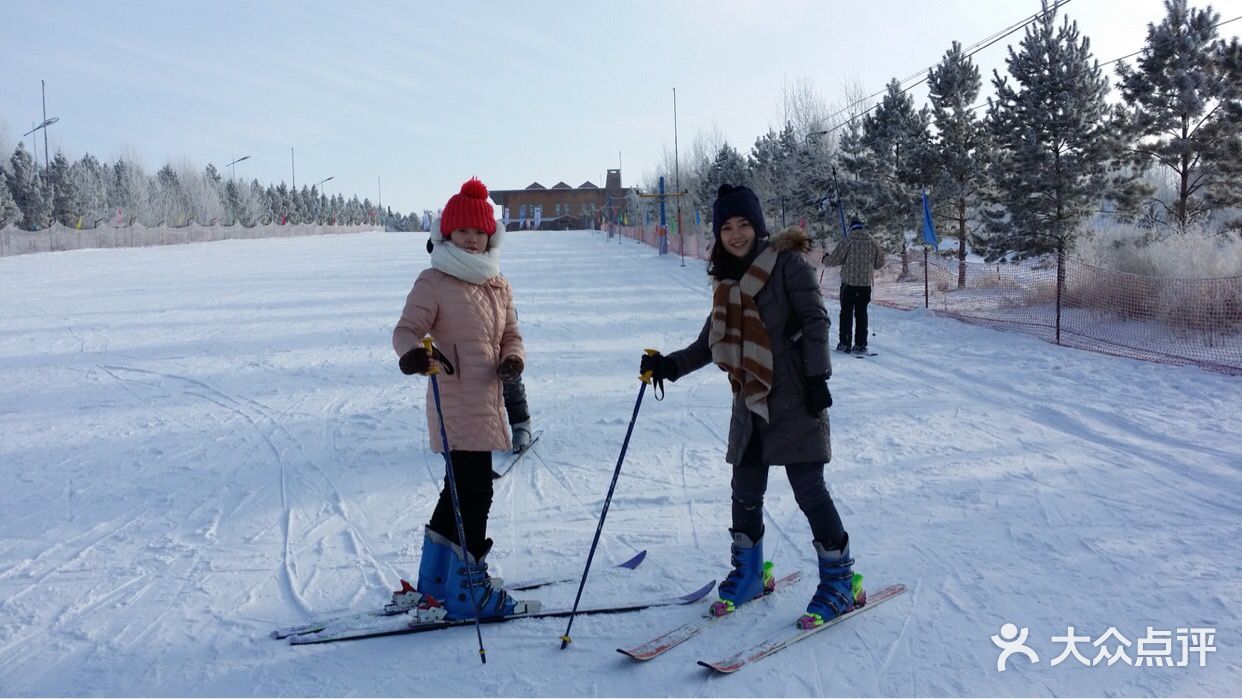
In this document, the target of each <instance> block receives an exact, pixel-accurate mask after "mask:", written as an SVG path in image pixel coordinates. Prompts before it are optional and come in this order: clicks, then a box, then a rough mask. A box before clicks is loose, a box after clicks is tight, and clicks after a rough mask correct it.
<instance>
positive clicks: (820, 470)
mask: <svg viewBox="0 0 1242 699" xmlns="http://www.w3.org/2000/svg"><path fill="white" fill-rule="evenodd" d="M762 455H763V447H762V443H761V442H760V440H759V433H758V432H757V431H756V432H755V433H754V436H753V437H752V438H751V440H750V444H748V445H746V451H745V452H743V454H742V458H741V460H740V461H739V462H738V465H736V466H734V467H733V484H732V485H733V530H734V531H737V532H741V533H743V534H745V535H746V536H748V537H750V539H751V541H757V540H758V539H760V538H761V537H762V536H763V495H764V493H766V492H767V490H768V471H769V470H770V469H771V467H770V466H764V465H763V456H762ZM785 475H786V476H788V477H789V486H790V488H792V489H793V494H794V500H795V501H797V503H798V507H799V508H801V510H802V513H803V514H805V515H806V519H807V522H808V523H809V524H810V525H811V534H812V535H813V536H814V537H815V539H816V541H818V542H820V543H821V544H823V546H824V548H826V549H829V550H835V549H839V548H841V547H842V546H844V545H845V527H844V525H842V524H841V515H840V514H839V513H838V512H837V506H836V504H835V503H834V502H833V501H832V496H831V495H829V494H828V487H827V486H826V485H824V464H822V463H814V462H813V463H801V464H787V465H786V466H785Z"/></svg>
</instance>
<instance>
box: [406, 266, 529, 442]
mask: <svg viewBox="0 0 1242 699" xmlns="http://www.w3.org/2000/svg"><path fill="white" fill-rule="evenodd" d="M428 333H430V334H431V336H432V338H434V339H435V344H436V347H438V348H439V349H440V351H441V352H443V353H444V355H445V356H446V357H448V359H449V361H450V362H452V363H453V366H454V368H455V369H456V370H457V372H456V373H455V374H453V375H452V376H449V375H448V374H446V373H445V372H444V371H443V369H442V370H441V372H440V374H439V382H440V403H441V407H442V408H443V409H444V422H445V428H446V431H447V432H448V439H449V446H450V447H451V448H452V449H453V450H455V451H493V450H508V449H510V448H512V444H511V443H510V441H509V421H508V419H507V418H506V415H505V403H504V396H503V395H502V394H501V387H500V377H499V376H497V375H496V369H497V368H498V367H499V366H500V360H501V359H504V358H505V357H510V356H514V355H516V356H518V357H521V358H522V360H523V361H525V360H526V354H525V350H524V349H523V347H522V335H521V333H519V332H518V325H517V313H516V311H515V310H514V307H513V289H512V288H511V287H510V286H509V282H508V281H507V280H506V279H505V278H504V277H502V276H496V277H493V278H491V279H489V280H487V281H486V282H483V283H482V284H471V283H469V282H464V281H462V280H460V279H458V278H456V277H453V276H450V275H447V274H445V273H443V272H441V271H439V270H435V269H425V270H423V272H422V274H420V275H418V279H417V280H415V282H414V288H413V289H411V290H410V295H409V296H408V297H406V300H405V310H404V311H402V312H401V320H399V321H397V327H396V328H395V329H394V330H393V331H392V346H393V349H395V350H397V356H398V357H400V356H404V355H405V353H406V352H409V351H410V350H411V349H414V348H415V347H417V346H418V345H419V344H420V343H421V342H422V339H423V337H425V336H426V335H427V334H428ZM427 427H428V429H429V430H430V431H431V448H432V450H433V451H435V452H437V453H442V452H443V451H444V447H443V445H442V444H441V443H440V421H439V420H438V419H437V417H436V406H435V399H434V398H433V396H432V393H431V381H428V382H427Z"/></svg>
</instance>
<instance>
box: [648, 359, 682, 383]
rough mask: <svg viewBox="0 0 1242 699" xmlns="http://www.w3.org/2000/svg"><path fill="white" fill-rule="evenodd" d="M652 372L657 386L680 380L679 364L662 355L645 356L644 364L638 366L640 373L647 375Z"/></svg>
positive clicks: (652, 379)
mask: <svg viewBox="0 0 1242 699" xmlns="http://www.w3.org/2000/svg"><path fill="white" fill-rule="evenodd" d="M648 371H650V372H651V381H652V382H653V383H656V384H663V383H664V382H665V381H666V380H667V381H676V380H677V379H678V378H680V374H678V373H677V363H676V362H674V361H673V360H671V359H669V358H668V357H665V356H664V355H662V354H659V353H656V354H644V355H643V360H642V363H640V364H639V365H638V373H640V374H645V373H647V372H648Z"/></svg>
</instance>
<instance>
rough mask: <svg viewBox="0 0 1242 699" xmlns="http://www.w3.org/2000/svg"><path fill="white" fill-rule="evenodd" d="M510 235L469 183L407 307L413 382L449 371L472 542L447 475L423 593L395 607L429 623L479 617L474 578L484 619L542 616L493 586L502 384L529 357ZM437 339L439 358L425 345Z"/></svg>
mask: <svg viewBox="0 0 1242 699" xmlns="http://www.w3.org/2000/svg"><path fill="white" fill-rule="evenodd" d="M503 237H504V230H503V229H502V228H499V227H498V226H497V225H496V220H495V219H494V218H493V209H492V205H491V203H489V202H488V201H487V187H486V186H484V184H483V183H482V182H480V181H479V180H477V179H473V178H472V179H470V180H469V181H467V182H466V183H465V184H463V185H462V187H461V192H460V193H458V194H455V195H453V197H452V198H450V199H449V202H448V204H447V205H445V207H444V212H443V213H442V214H441V219H440V220H439V221H437V222H435V223H434V224H433V225H432V230H431V242H432V244H433V249H432V253H431V268H430V269H426V270H423V272H422V273H421V274H419V275H418V279H417V280H416V281H415V282H414V288H413V289H412V290H411V291H410V294H409V296H408V297H407V298H406V301H405V310H404V311H402V313H401V320H399V321H398V322H397V327H396V328H395V329H394V330H393V333H392V345H393V348H394V349H395V350H396V351H397V356H399V357H400V358H401V360H400V362H399V364H400V367H401V371H402V372H403V373H405V374H406V375H410V374H426V373H427V372H428V371H430V370H431V368H432V367H433V366H438V367H439V368H440V373H439V375H438V379H437V380H438V381H439V384H440V402H441V408H442V409H443V412H444V429H445V432H446V433H447V434H448V441H449V449H450V451H449V457H450V458H451V459H452V462H453V473H454V475H455V477H456V485H457V493H458V499H459V501H460V505H461V516H462V524H463V528H464V530H465V536H466V541H465V542H464V543H465V545H464V548H463V546H462V542H460V541H458V540H457V526H456V523H455V521H454V515H453V505H452V499H451V496H450V492H449V483H448V476H447V474H446V475H445V481H444V487H443V488H442V489H441V491H440V499H439V501H438V502H437V503H436V508H435V511H434V512H433V513H432V515H431V521H430V522H429V523H428V524H427V527H426V530H425V534H424V538H423V552H422V560H421V562H420V564H419V570H418V585H417V587H416V588H415V590H413V591H411V590H408V589H406V590H403V591H402V592H399V593H397V595H395V596H394V600H393V602H394V604H397V605H401V604H405V605H408V606H411V607H414V606H417V607H418V608H420V611H422V612H425V613H426V614H428V615H435V614H436V613H438V612H443V613H445V614H446V615H447V616H448V617H449V618H456V619H461V618H470V617H473V616H474V601H473V600H472V599H471V590H470V587H469V585H470V582H469V579H468V578H470V577H472V578H473V584H474V597H475V599H477V600H478V603H479V610H480V616H481V617H491V616H500V615H505V614H513V613H515V612H516V613H521V612H523V611H527V612H529V611H533V609H534V608H535V607H536V605H537V603H533V602H519V601H515V600H513V599H511V598H510V597H509V595H508V594H507V593H506V592H505V591H504V590H502V589H499V588H497V587H496V586H494V585H493V584H492V581H491V580H490V578H488V577H487V564H486V563H484V558H485V557H486V556H487V553H488V551H490V550H491V547H492V541H491V539H488V538H487V518H488V513H489V511H490V510H491V505H492V451H495V450H508V449H510V448H511V443H510V441H509V429H508V419H507V417H506V414H505V409H504V399H503V397H502V394H501V381H502V380H508V379H513V378H516V377H517V376H519V375H520V374H521V373H522V369H523V367H524V364H525V353H524V351H523V348H522V335H521V334H520V333H519V332H518V325H517V313H516V312H515V310H514V305H513V290H512V289H511V288H510V286H509V282H508V281H506V280H505V278H504V277H502V276H500V264H499V252H500V243H501V240H502V238H503ZM428 334H430V335H431V336H432V338H433V339H434V340H435V352H433V353H431V354H429V353H428V352H427V350H426V349H425V348H424V347H423V345H422V339H423V338H424V337H425V336H427V335H428ZM427 423H428V425H427V426H428V430H429V431H430V434H431V448H432V450H433V451H436V452H438V453H443V452H444V448H445V447H444V445H443V444H442V443H441V439H440V421H439V417H438V416H437V413H436V408H435V403H434V402H433V398H432V393H431V386H430V382H428V386H427Z"/></svg>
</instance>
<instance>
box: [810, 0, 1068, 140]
mask: <svg viewBox="0 0 1242 699" xmlns="http://www.w3.org/2000/svg"><path fill="white" fill-rule="evenodd" d="M1072 1H1073V0H1058V1H1057V2H1056V3H1055V4H1054V5H1053V6H1052V7H1050V8H1048V9H1047V10H1041V11H1040V12H1036V13H1035V14H1033V15H1031V16H1030V17H1027V18H1026V19H1023V20H1021V21H1019V22H1015V23H1014V24H1011V25H1009V26H1008V27H1005V28H1004V29H1002V30H1000V31H998V32H995V33H993V34H991V35H989V36H987V37H984V38H983V39H980V40H979V41H976V42H975V43H974V44H971V45H970V46H969V47H967V49H965V50H966V51H967V53H966V57H967V58H969V57H971V56H973V55H975V54H976V53H979V52H980V51H982V50H984V49H986V48H988V47H989V46H992V45H993V44H995V43H996V42H998V41H1000V40H1001V39H1004V38H1005V37H1007V36H1009V35H1010V34H1013V33H1014V32H1016V31H1018V30H1019V29H1021V28H1023V27H1025V26H1027V25H1029V24H1031V23H1033V22H1036V21H1038V20H1039V19H1040V18H1042V17H1043V16H1044V15H1045V14H1048V13H1050V12H1056V11H1057V10H1058V9H1060V8H1062V7H1065V6H1066V5H1068V4H1070V2H1072ZM937 65H939V62H937V63H933V64H932V65H930V66H928V67H927V68H924V69H923V70H921V71H919V72H917V73H914V74H913V75H911V76H910V77H908V78H906V79H905V80H902V81H900V82H898V85H901V84H904V83H907V82H909V81H910V80H913V79H914V78H916V77H919V76H922V77H921V79H920V80H919V81H918V82H915V83H913V84H911V85H908V86H906V87H904V88H902V90H901V94H905V93H906V92H907V91H909V90H911V89H912V88H915V87H918V86H919V85H921V84H923V83H924V82H927V71H929V70H931V69H933V68H935V67H936V66H937ZM886 92H888V88H887V87H885V89H883V90H880V91H879V92H876V93H874V94H871V95H868V96H866V97H864V98H862V99H860V100H857V101H855V102H853V103H851V104H849V105H847V106H846V107H845V108H843V109H840V110H838V111H836V112H833V113H832V114H830V115H828V116H827V117H826V118H825V119H824V120H825V121H831V120H832V119H833V118H835V117H837V116H839V115H841V114H845V113H848V112H849V111H850V110H851V109H853V108H854V107H857V106H858V105H860V104H863V103H864V102H869V101H871V100H873V99H875V98H876V97H879V96H880V95H883V94H884V93H886ZM873 109H875V105H872V106H871V107H868V108H867V109H865V110H863V111H862V113H861V114H857V115H855V116H852V117H850V118H849V119H846V120H845V121H843V122H841V123H840V124H837V125H836V126H834V127H832V128H830V129H828V131H827V133H832V132H834V131H837V130H839V129H841V128H842V127H844V126H845V125H846V124H848V123H850V122H851V121H853V120H855V119H857V118H858V117H860V116H863V115H865V114H867V113H868V112H870V111H872V110H873Z"/></svg>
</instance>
